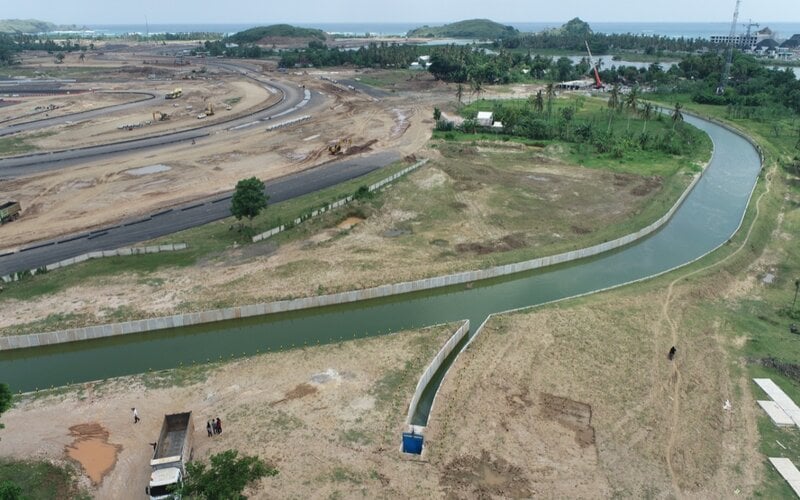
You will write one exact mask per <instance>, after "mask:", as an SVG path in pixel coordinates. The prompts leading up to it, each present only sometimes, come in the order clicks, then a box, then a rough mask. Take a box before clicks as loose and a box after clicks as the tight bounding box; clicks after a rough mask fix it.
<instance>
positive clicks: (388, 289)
mask: <svg viewBox="0 0 800 500" xmlns="http://www.w3.org/2000/svg"><path fill="white" fill-rule="evenodd" d="M409 168H411V167H409ZM398 174H399V172H398ZM398 174H395V175H398ZM701 175H702V174H698V175H696V176H695V178H694V179H693V180H692V182H691V184H689V187H688V188H687V189H686V190H685V191H684V192H683V194H682V195H681V196H680V198H679V199H678V201H677V202H675V204H674V205H673V206H672V208H670V209H669V211H668V212H667V213H666V214H664V215H663V216H662V217H660V218H659V219H658V220H657V221H655V222H653V223H652V224H650V225H648V226H647V227H645V228H643V229H641V230H639V231H637V232H635V233H632V234H629V235H626V236H623V237H621V238H617V239H615V240H612V241H608V242H605V243H600V244H598V245H594V246H591V247H588V248H583V249H580V250H573V251H571V252H565V253H560V254H557V255H551V256H547V257H540V258H538V259H533V260H528V261H524V262H518V263H516V264H507V265H504V266H496V267H492V268H489V269H481V270H477V271H466V272H461V273H455V274H450V275H446V276H437V277H434V278H426V279H421V280H416V281H408V282H404V283H395V284H390V285H381V286H377V287H373V288H366V289H362V290H353V291H350V292H342V293H335V294H330V295H318V296H315V297H304V298H299V299H292V300H281V301H277V302H269V303H262V304H253V305H247V306H239V307H231V308H226V309H215V310H211V311H203V312H197V313H187V314H176V315H174V316H167V317H160V318H152V319H145V320H138V321H130V322H126V323H113V324H108V325H101V326H92V327H86V328H73V329H70V330H62V331H57V332H47V333H36V334H29V335H18V336H12V337H0V351H4V350H10V349H21V348H26V347H36V346H40V345H50V344H59V343H63V342H75V341H78V340H86V339H92V338H101V337H109V336H114V335H127V334H131V333H140V332H146V331H152V330H161V329H166V328H177V327H183V326H191V325H199V324H203V323H213V322H216V321H225V320H230V319H236V318H247V317H252V316H263V315H265V314H274V313H281V312H288V311H297V310H301V309H311V308H316V307H323V306H332V305H338V304H347V303H351V302H358V301H362V300H369V299H377V298H382V297H389V296H392V295H400V294H404V293H411V292H418V291H422V290H430V289H433V288H442V287H448V286H453V285H460V284H465V283H470V282H473V281H479V280H485V279H490V278H497V277H501V276H507V275H510V274H516V273H521V272H525V271H530V270H534V269H540V268H543V267H547V266H552V265H555V264H562V263H565V262H570V261H574V260H578V259H583V258H586V257H592V256H595V255H598V254H601V253H604V252H607V251H609V250H614V249H617V248H620V247H623V246H625V245H628V244H630V243H632V242H634V241H636V240H638V239H640V238H643V237H645V236H647V235H649V234H651V233H653V232H654V231H656V230H657V229H659V228H660V227H661V226H663V225H664V224H665V223H666V222H667V221H669V219H670V218H671V217H672V215H673V214H674V213H675V211H676V210H677V209H678V207H679V206H680V205H681V204H682V203H683V200H684V199H686V197H687V196H688V195H689V193H690V192H691V191H692V189H693V188H694V186H695V185H696V184H697V182H698V181H699V180H700V178H701ZM392 177H394V176H392ZM381 182H383V181H381ZM377 184H380V183H377ZM373 186H375V184H373Z"/></svg>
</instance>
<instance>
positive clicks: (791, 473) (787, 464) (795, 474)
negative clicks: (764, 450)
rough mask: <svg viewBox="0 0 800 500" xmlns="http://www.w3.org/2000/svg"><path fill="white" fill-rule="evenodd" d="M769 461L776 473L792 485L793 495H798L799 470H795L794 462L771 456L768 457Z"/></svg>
mask: <svg viewBox="0 0 800 500" xmlns="http://www.w3.org/2000/svg"><path fill="white" fill-rule="evenodd" d="M769 461H770V462H772V465H773V466H774V467H775V469H776V470H777V471H778V473H779V474H780V475H781V476H783V478H784V479H785V480H786V482H787V483H789V486H791V487H792V489H793V490H794V493H795V495H797V496H798V497H800V471H798V470H797V467H795V465H794V463H792V461H791V460H789V459H788V458H773V457H770V458H769Z"/></svg>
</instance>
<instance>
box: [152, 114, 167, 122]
mask: <svg viewBox="0 0 800 500" xmlns="http://www.w3.org/2000/svg"><path fill="white" fill-rule="evenodd" d="M167 120H169V115H168V114H166V113H162V112H161V111H155V112H153V121H154V122H165V121H167Z"/></svg>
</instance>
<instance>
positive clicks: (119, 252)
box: [0, 243, 187, 283]
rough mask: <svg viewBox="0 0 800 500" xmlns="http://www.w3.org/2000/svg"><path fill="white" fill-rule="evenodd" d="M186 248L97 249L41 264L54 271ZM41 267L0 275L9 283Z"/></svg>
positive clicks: (176, 245)
mask: <svg viewBox="0 0 800 500" xmlns="http://www.w3.org/2000/svg"><path fill="white" fill-rule="evenodd" d="M186 248H187V245H186V243H176V244H174V245H173V244H170V245H156V246H149V247H131V248H118V249H116V250H99V251H96V252H89V253H85V254H83V255H78V256H77V257H71V258H69V259H64V260H62V261H59V262H56V263H55V264H47V265H46V266H43V269H44V270H45V271H54V270H56V269H60V268H62V267H67V266H71V265H73V264H80V263H81V262H86V261H87V260H91V259H102V258H105V257H121V256H128V255H144V254H148V253H160V252H174V251H177V250H185V249H186ZM41 269H42V268H38V269H31V270H30V271H21V272H17V273H12V274H7V275H5V276H0V279H2V280H3V281H4V282H6V283H10V282H12V281H19V280H20V278H22V277H23V276H25V275H31V276H35V275H36V273H38V272H41Z"/></svg>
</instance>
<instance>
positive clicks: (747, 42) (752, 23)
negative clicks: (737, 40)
mask: <svg viewBox="0 0 800 500" xmlns="http://www.w3.org/2000/svg"><path fill="white" fill-rule="evenodd" d="M744 26H746V27H747V36H746V37H745V38H744V40H745V44H747V46H746V47H745V48H746V49H748V50H749V49H750V48H751V46H750V28H752V27H754V26H755V27H756V28H759V27H760V26H759V24H758V23H754V22H753V20H752V19H750V20H749V21H748V22H747V24H745V25H744Z"/></svg>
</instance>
